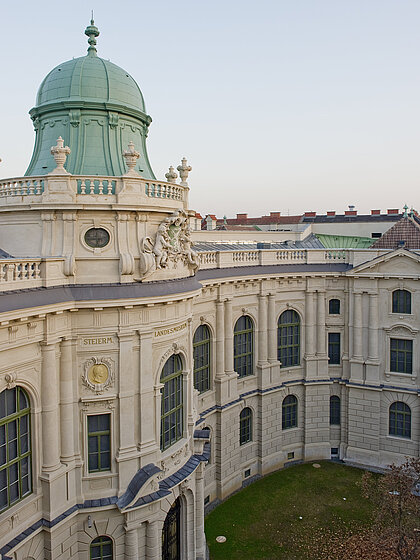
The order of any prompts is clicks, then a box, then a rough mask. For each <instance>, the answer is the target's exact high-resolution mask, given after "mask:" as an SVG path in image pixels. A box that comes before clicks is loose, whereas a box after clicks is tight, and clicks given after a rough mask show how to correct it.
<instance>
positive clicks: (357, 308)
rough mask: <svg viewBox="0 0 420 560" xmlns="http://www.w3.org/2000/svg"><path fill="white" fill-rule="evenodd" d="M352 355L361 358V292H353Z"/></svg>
mask: <svg viewBox="0 0 420 560" xmlns="http://www.w3.org/2000/svg"><path fill="white" fill-rule="evenodd" d="M353 308H354V311H353V357H354V358H356V359H358V360H362V359H363V313H362V294H361V293H360V292H354V293H353Z"/></svg>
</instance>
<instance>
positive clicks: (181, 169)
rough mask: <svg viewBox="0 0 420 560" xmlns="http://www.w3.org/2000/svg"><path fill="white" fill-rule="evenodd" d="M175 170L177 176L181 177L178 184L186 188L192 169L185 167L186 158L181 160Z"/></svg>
mask: <svg viewBox="0 0 420 560" xmlns="http://www.w3.org/2000/svg"><path fill="white" fill-rule="evenodd" d="M177 169H178V171H179V176H180V177H181V183H180V184H181V185H182V186H183V187H188V183H187V179H188V174H189V172H190V171H192V167H191V165H187V160H186V158H182V159H181V165H178V167H177Z"/></svg>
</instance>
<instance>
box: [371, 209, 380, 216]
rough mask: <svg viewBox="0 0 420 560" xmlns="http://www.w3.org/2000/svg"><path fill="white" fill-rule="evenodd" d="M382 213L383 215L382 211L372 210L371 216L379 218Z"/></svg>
mask: <svg viewBox="0 0 420 560" xmlns="http://www.w3.org/2000/svg"><path fill="white" fill-rule="evenodd" d="M380 213H381V211H380V210H371V211H370V214H371V215H372V216H378V215H379V214H380Z"/></svg>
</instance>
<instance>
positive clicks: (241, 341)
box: [233, 315, 254, 377]
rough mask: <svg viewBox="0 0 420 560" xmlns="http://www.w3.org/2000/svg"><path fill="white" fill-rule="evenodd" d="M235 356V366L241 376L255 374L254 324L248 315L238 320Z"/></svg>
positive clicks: (235, 331) (234, 340)
mask: <svg viewBox="0 0 420 560" xmlns="http://www.w3.org/2000/svg"><path fill="white" fill-rule="evenodd" d="M233 356H234V368H235V371H236V373H237V374H238V375H239V377H246V376H247V375H253V374H254V324H253V322H252V319H251V318H250V317H248V316H247V315H244V316H243V317H240V318H239V319H238V320H237V321H236V324H235V329H234V337H233Z"/></svg>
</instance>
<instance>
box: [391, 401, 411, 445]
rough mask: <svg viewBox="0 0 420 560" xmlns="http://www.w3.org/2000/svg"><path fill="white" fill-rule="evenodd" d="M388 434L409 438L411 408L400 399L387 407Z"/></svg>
mask: <svg viewBox="0 0 420 560" xmlns="http://www.w3.org/2000/svg"><path fill="white" fill-rule="evenodd" d="M389 435H390V436H398V437H404V438H411V409H410V407H409V406H408V405H407V404H405V403H403V402H401V401H397V402H394V403H392V404H391V406H390V407H389Z"/></svg>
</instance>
